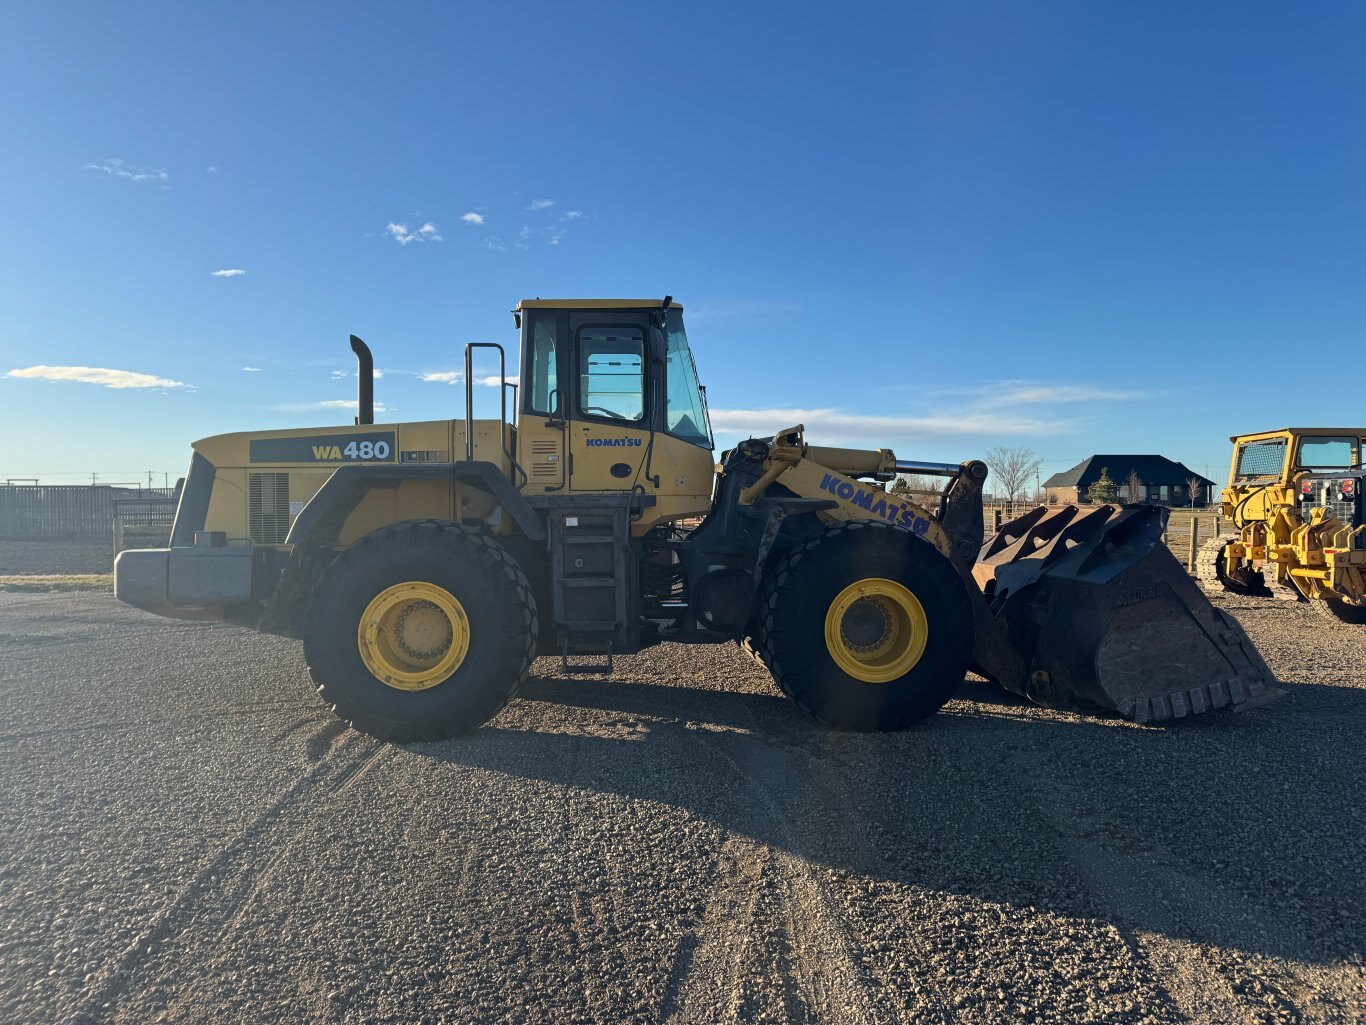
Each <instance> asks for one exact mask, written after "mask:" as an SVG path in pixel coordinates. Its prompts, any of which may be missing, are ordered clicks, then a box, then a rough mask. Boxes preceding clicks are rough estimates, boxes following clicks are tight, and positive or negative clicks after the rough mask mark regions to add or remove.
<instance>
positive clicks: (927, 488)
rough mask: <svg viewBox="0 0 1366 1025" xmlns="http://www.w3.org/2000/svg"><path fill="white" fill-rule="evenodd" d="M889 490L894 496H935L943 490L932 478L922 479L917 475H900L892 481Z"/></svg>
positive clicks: (922, 477)
mask: <svg viewBox="0 0 1366 1025" xmlns="http://www.w3.org/2000/svg"><path fill="white" fill-rule="evenodd" d="M890 490H891V492H892V494H894V495H935V494H938V493H939V492H940V491H942V490H943V489H942V488H941V487H940V486H939V483H938V482H937V481H936V480H935V479H934V478H933V477H924V476H921V475H920V474H918V473H902V474H898V475H897V478H896V480H894V481H892V486H891V489H890Z"/></svg>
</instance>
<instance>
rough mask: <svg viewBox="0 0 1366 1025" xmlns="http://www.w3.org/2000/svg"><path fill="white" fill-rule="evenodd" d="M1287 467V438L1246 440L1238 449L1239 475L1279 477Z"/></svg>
mask: <svg viewBox="0 0 1366 1025" xmlns="http://www.w3.org/2000/svg"><path fill="white" fill-rule="evenodd" d="M1284 467H1285V439H1284V438H1269V439H1267V440H1266V441H1248V442H1244V443H1243V446H1242V448H1240V449H1239V450H1238V469H1237V474H1236V475H1237V476H1238V477H1240V478H1247V477H1279V476H1280V475H1281V471H1282V470H1283V469H1284Z"/></svg>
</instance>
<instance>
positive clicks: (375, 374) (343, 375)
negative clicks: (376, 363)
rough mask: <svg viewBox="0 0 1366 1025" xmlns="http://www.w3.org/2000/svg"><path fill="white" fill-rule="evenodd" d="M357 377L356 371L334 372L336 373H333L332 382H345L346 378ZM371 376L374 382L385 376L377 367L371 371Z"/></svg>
mask: <svg viewBox="0 0 1366 1025" xmlns="http://www.w3.org/2000/svg"><path fill="white" fill-rule="evenodd" d="M355 376H356V371H354V370H334V371H332V380H334V381H340V380H343V379H344V378H347V377H355ZM370 376H371V377H372V378H373V379H374V380H376V381H378V380H379V379H380V378H381V377H383V376H384V371H383V370H381V369H380V368H379V367H375V368H374V369H373V370H372V371H370Z"/></svg>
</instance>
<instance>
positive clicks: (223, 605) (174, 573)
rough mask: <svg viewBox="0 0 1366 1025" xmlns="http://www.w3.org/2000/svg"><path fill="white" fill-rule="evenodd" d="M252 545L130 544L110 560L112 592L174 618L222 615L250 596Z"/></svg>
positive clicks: (209, 617)
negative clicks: (166, 546)
mask: <svg viewBox="0 0 1366 1025" xmlns="http://www.w3.org/2000/svg"><path fill="white" fill-rule="evenodd" d="M252 561H253V560H252V549H251V547H250V546H240V547H229V546H222V547H216V548H212V547H201V548H132V549H129V550H128V551H126V552H120V553H119V556H118V558H117V559H115V560H114V597H116V598H117V599H118V600H119V601H121V602H125V603H127V604H129V605H133V606H135V607H137V608H140V609H145V610H146V611H148V612H155V613H156V614H157V615H159V616H169V617H171V618H172V619H223V618H226V617H225V615H224V613H225V610H226V609H228V608H229V607H230V606H233V605H239V604H241V603H243V602H248V601H250V600H251V598H252Z"/></svg>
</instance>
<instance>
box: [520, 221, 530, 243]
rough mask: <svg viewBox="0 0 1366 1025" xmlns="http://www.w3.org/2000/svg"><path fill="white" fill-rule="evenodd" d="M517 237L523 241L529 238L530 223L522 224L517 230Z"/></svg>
mask: <svg viewBox="0 0 1366 1025" xmlns="http://www.w3.org/2000/svg"><path fill="white" fill-rule="evenodd" d="M517 237H518V238H519V239H521V240H522V241H523V242H525V241H526V240H527V239H529V238H531V225H529V224H523V225H522V230H521V231H519V232H517Z"/></svg>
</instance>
